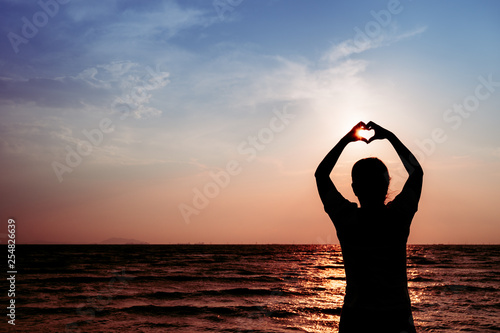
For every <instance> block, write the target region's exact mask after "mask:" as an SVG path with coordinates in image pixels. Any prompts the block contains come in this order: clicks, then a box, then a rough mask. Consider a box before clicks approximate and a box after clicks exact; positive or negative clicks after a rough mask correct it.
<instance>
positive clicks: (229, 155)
mask: <svg viewBox="0 0 500 333" xmlns="http://www.w3.org/2000/svg"><path fill="white" fill-rule="evenodd" d="M42 3H43V4H45V5H43V6H40V4H38V3H37V2H36V1H2V2H1V3H0V17H1V22H2V24H1V35H2V36H4V37H2V38H0V88H1V89H0V124H1V125H0V142H1V146H0V154H1V155H2V161H3V162H2V170H3V172H2V175H1V177H0V181H1V182H2V186H1V188H2V190H1V191H2V198H4V199H3V200H2V201H3V202H2V204H1V208H2V214H3V215H2V218H3V220H5V221H6V219H7V218H8V217H15V218H17V219H19V220H21V221H23V224H22V226H21V227H20V228H19V236H18V237H19V239H20V240H21V241H24V242H32V241H47V242H99V241H101V240H103V239H106V238H110V237H122V238H137V239H141V240H144V241H148V242H151V243H179V242H180V243H184V242H214V243H217V242H219V243H221V242H222V243H226V242H229V243H255V242H264V243H265V242H278V243H291V242H297V243H315V242H323V241H331V242H335V241H336V238H335V233H334V231H333V227H332V226H331V224H330V222H329V221H328V217H327V216H326V214H324V212H323V211H322V207H321V204H320V203H319V198H318V197H317V193H316V191H315V188H314V182H313V178H312V174H313V172H314V169H315V167H316V166H317V164H318V163H319V161H320V160H321V159H322V157H323V156H324V154H326V153H327V152H328V150H329V149H330V148H331V147H332V146H333V145H334V144H335V143H336V141H337V140H338V139H339V138H340V137H341V136H342V135H344V134H345V133H346V132H347V131H348V130H349V129H350V128H351V127H352V126H353V125H354V124H355V123H356V122H358V121H359V120H364V121H369V120H373V121H376V122H378V123H380V124H381V125H383V126H385V127H387V128H388V129H390V130H392V131H393V132H394V133H395V134H397V135H398V136H399V137H400V138H401V139H402V140H403V142H405V143H406V144H407V146H408V147H409V148H410V149H411V150H412V151H416V152H417V155H419V156H420V159H421V163H422V165H423V167H424V170H425V171H426V183H425V184H426V187H424V192H423V197H422V202H421V208H420V211H419V213H418V214H417V216H416V218H415V221H414V226H413V231H412V235H411V237H410V241H412V242H414V243H439V242H441V243H464V242H469V243H481V242H486V243H493V242H496V243H498V242H499V241H500V239H499V238H498V235H499V234H500V233H499V231H500V226H499V223H498V222H499V221H498V217H499V215H500V214H499V213H500V211H499V209H498V208H497V205H496V204H495V199H494V198H496V197H498V195H499V194H500V193H499V190H498V189H499V188H500V173H499V171H498V170H500V169H499V166H500V165H499V164H500V163H499V162H500V161H499V159H500V144H499V143H500V140H499V139H498V137H497V135H498V134H497V133H498V131H497V125H496V124H497V123H498V122H499V120H500V119H499V118H500V117H499V112H498V110H499V106H500V87H499V86H498V85H499V83H498V82H500V71H499V66H498V59H500V42H499V39H498V35H499V32H500V21H499V20H498V17H500V4H499V3H498V2H496V1H478V2H472V1H440V2H434V1H417V0H413V1H409V0H406V1H404V0H402V1H400V2H398V1H356V2H353V1H349V2H348V1H250V0H242V1H239V0H233V1H228V0H220V1H213V2H212V1H177V2H176V1H148V2H139V1H103V2H100V1H76V0H73V1H68V2H67V3H64V1H61V2H58V1H55V0H53V1H50V0H49V1H42ZM42 7H44V8H45V10H44V9H43V8H42ZM377 17H378V19H377ZM488 81H489V82H490V83H489V84H488V83H486V85H487V87H486V86H485V82H488ZM478 89H479V90H478ZM488 89H490V90H488ZM477 91H479V93H480V95H481V96H483V97H484V98H482V99H481V100H479V99H477V97H476V100H477V102H478V105H473V109H474V110H473V111H470V112H469V111H463V115H461V114H458V113H456V112H455V111H453V106H454V105H457V104H458V105H460V104H463V103H465V102H466V101H468V102H471V103H472V102H474V96H475V94H476V92H477ZM471 96H472V97H471ZM471 108H472V107H471ZM447 110H451V111H449V112H448V111H447ZM277 114H281V115H283V114H289V115H291V116H290V117H289V119H288V120H289V121H285V122H284V123H283V126H279V130H277V129H278V127H273V126H272V125H271V123H272V122H273V121H274V120H273V118H275V117H277ZM452 117H453V118H452ZM103 120H104V123H102V121H103ZM102 124H107V125H109V126H102ZM276 124H277V123H276ZM276 126H277V125H276ZM273 128H274V129H275V130H273ZM266 129H267V130H266ZM269 129H271V132H269ZM436 130H437V131H438V133H440V135H438V136H437V137H439V138H441V139H442V140H440V142H433V143H429V140H431V139H432V140H434V139H433V138H432V135H433V134H432V133H433V132H434V131H436ZM84 131H85V133H87V134H88V133H93V135H94V136H92V135H91V134H88V135H90V137H91V138H93V140H94V143H93V142H90V141H92V140H91V139H89V137H88V136H86V135H85V134H84ZM99 131H100V132H99ZM99 133H100V134H99ZM259 134H260V135H261V137H260V138H261V139H260V140H262V138H264V141H265V144H262V142H260V145H259V146H255V148H254V152H255V159H251V161H248V159H249V157H250V153H248V154H245V153H242V151H246V152H249V151H250V150H248V149H250V148H251V147H252V143H251V139H249V138H251V137H257V138H259ZM265 135H267V137H265ZM443 138H444V139H443ZM89 142H90V143H89ZM68 147H69V148H68ZM261 147H262V149H260V148H261ZM258 148H259V149H258ZM68 149H69V150H68ZM78 149H80V151H78ZM245 149H246V150H245ZM71 151H74V152H76V153H77V154H78V155H79V157H75V156H73V157H68V154H70V155H71V153H69V152H71ZM366 155H376V156H381V158H383V160H384V161H386V163H387V164H388V165H389V167H390V170H392V171H393V191H394V193H397V190H398V188H400V187H401V186H402V184H403V182H404V177H403V176H402V175H403V174H402V173H401V166H400V164H399V163H398V160H397V157H396V156H395V155H394V154H393V152H392V151H391V149H390V147H388V146H387V145H385V144H384V143H374V144H373V145H372V144H371V145H370V146H368V147H363V146H359V145H358V144H356V146H353V147H352V148H350V149H349V150H348V151H346V155H345V157H344V156H343V158H342V159H341V160H340V161H339V165H338V170H336V173H335V175H334V180H335V179H336V177H337V178H338V179H337V181H338V182H339V186H340V188H341V189H342V192H343V193H345V196H346V197H349V198H350V199H352V200H355V198H354V196H353V194H352V191H351V190H350V188H349V184H350V183H349V177H348V175H349V170H350V167H351V166H352V164H353V162H355V160H356V159H358V158H361V157H364V156H366ZM68 158H70V160H69V163H68V160H67V159H68ZM71 158H73V160H71ZM230 161H236V162H237V163H238V165H239V167H240V169H241V170H240V169H238V170H240V171H241V172H239V173H238V174H235V175H230V178H229V184H226V183H224V182H223V181H222V180H220V179H219V181H221V184H222V185H218V186H219V189H218V190H217V192H216V195H214V198H206V199H207V201H208V202H209V204H207V205H206V207H205V206H203V205H201V206H203V207H202V208H196V207H194V201H195V197H196V193H197V192H196V190H197V189H198V190H200V191H201V192H202V193H203V188H204V187H205V186H206V185H207V184H210V183H214V182H215V181H214V179H213V175H214V174H219V175H221V173H220V172H221V170H222V171H223V170H226V166H227V164H228V162H230ZM68 170H70V171H68ZM214 184H216V185H217V182H215V183H214ZM209 187H210V186H209ZM182 205H184V206H182ZM187 206H189V207H191V208H192V209H193V210H191V212H193V211H195V210H196V211H197V213H193V214H190V215H189V216H188V218H186V213H185V211H184V214H183V213H182V209H183V208H181V207H184V209H185V207H187ZM457 207H458V208H460V209H458V208H457ZM3 220H2V223H4V222H5V221H3ZM138 221H141V222H138Z"/></svg>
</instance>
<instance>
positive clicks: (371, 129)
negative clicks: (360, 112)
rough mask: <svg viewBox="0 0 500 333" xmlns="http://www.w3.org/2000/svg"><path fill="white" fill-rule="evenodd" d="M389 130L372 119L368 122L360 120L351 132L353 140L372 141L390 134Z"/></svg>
mask: <svg viewBox="0 0 500 333" xmlns="http://www.w3.org/2000/svg"><path fill="white" fill-rule="evenodd" d="M388 133H389V132H388V131H387V130H386V129H385V128H383V127H382V126H379V125H377V124H375V123H374V122H373V121H370V122H369V123H368V124H365V123H364V122H362V121H360V122H359V123H358V124H357V125H356V126H354V128H353V129H352V130H351V131H350V132H349V135H350V137H351V140H352V141H364V142H366V143H370V142H372V141H374V140H377V139H384V138H386V137H387V135H388Z"/></svg>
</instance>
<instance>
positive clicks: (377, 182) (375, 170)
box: [351, 157, 390, 202]
mask: <svg viewBox="0 0 500 333" xmlns="http://www.w3.org/2000/svg"><path fill="white" fill-rule="evenodd" d="M351 176H352V186H353V189H354V192H355V194H356V196H358V198H359V199H360V200H368V201H382V202H384V201H385V199H386V197H387V190H388V189H389V181H390V178H389V170H387V167H386V166H385V164H384V162H382V161H381V160H379V159H378V158H376V157H369V158H364V159H361V160H359V161H357V162H356V163H355V164H354V166H353V167H352V172H351Z"/></svg>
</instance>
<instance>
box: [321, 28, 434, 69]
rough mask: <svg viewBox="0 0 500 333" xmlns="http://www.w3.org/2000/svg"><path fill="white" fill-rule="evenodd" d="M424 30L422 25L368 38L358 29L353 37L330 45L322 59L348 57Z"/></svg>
mask: <svg viewBox="0 0 500 333" xmlns="http://www.w3.org/2000/svg"><path fill="white" fill-rule="evenodd" d="M426 30H427V27H425V26H423V27H419V28H416V29H414V30H411V31H407V32H403V33H400V34H397V33H393V32H384V33H380V34H379V35H378V36H376V37H375V38H370V37H368V36H367V35H366V34H364V33H363V32H362V31H361V30H359V29H358V30H357V32H356V35H355V36H354V37H353V38H351V39H348V40H345V41H343V42H341V43H339V44H336V45H334V46H332V47H331V48H330V50H328V51H327V52H326V53H325V54H324V56H323V60H327V61H330V62H336V61H339V60H342V59H345V58H348V57H349V56H351V55H353V54H358V53H362V52H365V51H368V50H371V49H376V48H379V47H383V46H388V45H391V44H394V43H397V42H399V41H402V40H405V39H409V38H411V37H414V36H417V35H420V34H422V33H424V32H425V31H426Z"/></svg>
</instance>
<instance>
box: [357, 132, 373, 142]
mask: <svg viewBox="0 0 500 333" xmlns="http://www.w3.org/2000/svg"><path fill="white" fill-rule="evenodd" d="M374 135H375V131H374V130H372V129H371V130H367V129H358V130H357V131H356V136H358V137H359V138H363V139H366V140H368V141H369V140H370V138H371V137H372V136H374Z"/></svg>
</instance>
